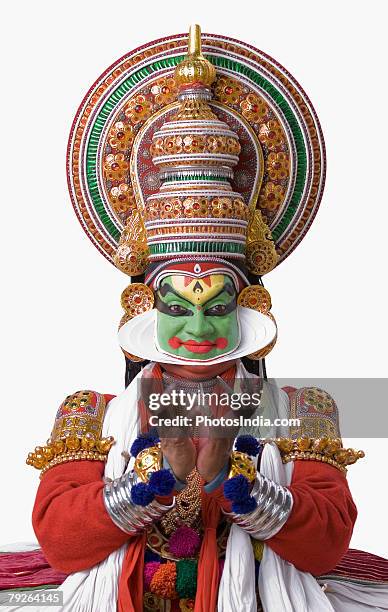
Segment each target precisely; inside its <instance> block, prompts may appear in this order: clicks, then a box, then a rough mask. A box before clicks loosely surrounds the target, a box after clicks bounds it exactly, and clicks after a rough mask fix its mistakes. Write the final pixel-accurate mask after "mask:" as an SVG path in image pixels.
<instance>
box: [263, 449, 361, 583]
mask: <svg viewBox="0 0 388 612" xmlns="http://www.w3.org/2000/svg"><path fill="white" fill-rule="evenodd" d="M289 488H290V491H291V492H292V495H293V498H294V505H293V509H292V511H291V514H290V516H289V518H288V520H287V522H286V524H285V525H284V527H283V528H282V529H281V530H280V531H279V533H277V534H276V535H275V536H274V537H273V538H270V539H269V540H267V541H266V544H268V546H270V547H271V548H272V550H274V551H275V552H276V553H277V554H278V555H279V556H280V557H282V558H283V559H285V560H286V561H290V562H291V563H293V565H295V567H297V568H298V569H299V570H302V571H305V572H310V573H311V574H313V575H315V576H319V575H321V574H324V573H326V572H328V571H330V570H332V569H333V568H334V567H335V566H336V565H337V563H338V562H339V561H340V559H341V558H342V557H343V555H344V554H345V552H346V551H347V550H348V547H349V543H350V538H351V536H352V531H353V526H354V523H355V521H356V518H357V509H356V506H355V504H354V502H353V499H352V496H351V493H350V491H349V487H348V483H347V480H346V478H345V476H344V474H342V473H341V472H340V471H339V470H338V469H337V468H334V467H332V466H330V465H327V464H325V463H320V462H318V461H295V463H294V472H293V477H292V482H291V485H290V487H289Z"/></svg>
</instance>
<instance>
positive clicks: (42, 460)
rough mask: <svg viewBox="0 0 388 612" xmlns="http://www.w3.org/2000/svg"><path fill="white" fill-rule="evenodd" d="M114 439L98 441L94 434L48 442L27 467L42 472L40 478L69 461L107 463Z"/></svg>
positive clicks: (30, 460)
mask: <svg viewBox="0 0 388 612" xmlns="http://www.w3.org/2000/svg"><path fill="white" fill-rule="evenodd" d="M113 443H114V439H113V438H112V437H111V436H109V437H108V438H100V439H99V440H96V439H95V438H94V437H93V435H92V434H85V436H82V437H77V436H69V437H67V438H64V439H59V440H47V444H46V446H37V447H36V448H35V451H34V452H33V453H29V454H28V457H27V459H26V463H27V465H32V466H33V467H34V468H36V469H37V470H41V472H40V478H42V476H43V474H45V473H46V472H47V470H49V469H50V468H51V467H54V466H55V465H59V464H60V463H66V462H68V461H82V460H85V459H86V460H89V461H106V460H107V457H108V453H109V451H110V449H111V447H112V445H113Z"/></svg>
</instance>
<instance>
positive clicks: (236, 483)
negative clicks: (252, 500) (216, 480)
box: [224, 474, 249, 501]
mask: <svg viewBox="0 0 388 612" xmlns="http://www.w3.org/2000/svg"><path fill="white" fill-rule="evenodd" d="M224 495H225V497H226V499H229V501H238V500H240V499H245V498H246V497H248V496H249V481H248V479H247V478H246V477H245V476H243V475H242V474H238V475H237V476H233V478H229V480H226V481H225V482H224Z"/></svg>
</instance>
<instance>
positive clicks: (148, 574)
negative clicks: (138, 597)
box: [144, 561, 160, 591]
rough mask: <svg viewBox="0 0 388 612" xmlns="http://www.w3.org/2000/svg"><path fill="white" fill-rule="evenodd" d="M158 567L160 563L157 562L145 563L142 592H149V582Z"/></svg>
mask: <svg viewBox="0 0 388 612" xmlns="http://www.w3.org/2000/svg"><path fill="white" fill-rule="evenodd" d="M159 567H160V563H159V562H158V561H150V562H149V563H146V564H145V566H144V590H145V591H149V589H150V586H151V581H152V578H153V577H154V575H155V574H156V572H157V571H158V569H159Z"/></svg>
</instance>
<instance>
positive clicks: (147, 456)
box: [134, 443, 163, 482]
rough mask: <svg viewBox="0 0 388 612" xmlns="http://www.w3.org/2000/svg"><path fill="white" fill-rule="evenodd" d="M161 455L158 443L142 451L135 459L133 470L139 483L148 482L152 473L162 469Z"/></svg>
mask: <svg viewBox="0 0 388 612" xmlns="http://www.w3.org/2000/svg"><path fill="white" fill-rule="evenodd" d="M162 464H163V455H162V451H161V449H160V443H159V444H157V445H156V446H150V447H149V448H145V449H144V450H142V451H141V452H140V453H139V454H138V455H137V457H136V459H135V465H134V470H135V472H136V475H137V476H138V478H139V479H140V480H141V482H148V479H149V477H150V475H151V474H152V472H157V471H158V470H161V469H162Z"/></svg>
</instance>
